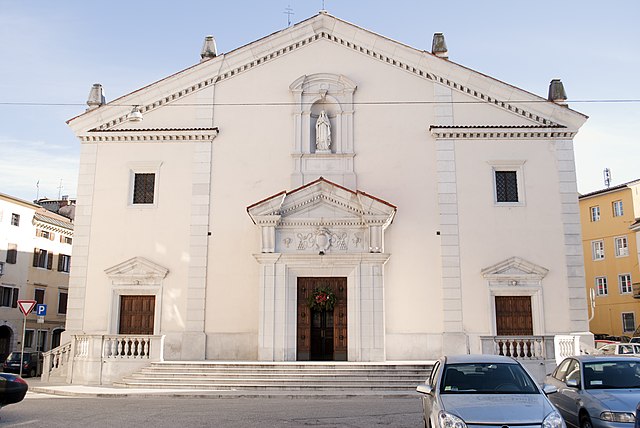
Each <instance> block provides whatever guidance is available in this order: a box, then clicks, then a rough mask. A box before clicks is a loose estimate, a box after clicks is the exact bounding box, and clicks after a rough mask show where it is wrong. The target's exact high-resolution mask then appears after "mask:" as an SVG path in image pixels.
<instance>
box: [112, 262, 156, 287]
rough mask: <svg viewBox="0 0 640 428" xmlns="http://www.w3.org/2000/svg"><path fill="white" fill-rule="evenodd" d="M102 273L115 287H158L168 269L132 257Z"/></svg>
mask: <svg viewBox="0 0 640 428" xmlns="http://www.w3.org/2000/svg"><path fill="white" fill-rule="evenodd" d="M104 272H105V273H106V274H107V276H108V277H109V278H111V280H112V281H113V283H114V284H117V285H153V284H155V285H159V284H160V281H161V280H162V279H163V278H164V277H166V276H167V274H168V273H169V269H167V268H165V267H163V266H160V265H159V264H157V263H154V262H152V261H151V260H148V259H145V258H144V257H134V258H132V259H129V260H126V261H124V262H122V263H118V264H117V265H115V266H112V267H110V268H108V269H105V271H104Z"/></svg>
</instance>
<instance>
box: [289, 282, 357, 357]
mask: <svg viewBox="0 0 640 428" xmlns="http://www.w3.org/2000/svg"><path fill="white" fill-rule="evenodd" d="M319 289H329V290H331V292H332V293H333V294H334V295H335V297H336V302H335V305H334V307H333V309H332V310H314V309H311V308H310V307H309V303H308V302H309V297H310V296H313V295H314V293H315V292H316V290H319ZM297 291H298V298H297V359H298V361H347V278H343V277H331V278H315V277H299V278H298V290H297Z"/></svg>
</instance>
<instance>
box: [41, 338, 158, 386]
mask: <svg viewBox="0 0 640 428" xmlns="http://www.w3.org/2000/svg"><path fill="white" fill-rule="evenodd" d="M163 347H164V336H152V335H74V336H72V337H71V342H70V343H66V344H64V345H62V346H59V347H57V348H55V349H53V350H51V351H49V352H47V353H46V354H45V361H44V368H43V373H42V376H43V380H49V378H50V377H51V376H58V377H62V378H63V379H64V380H65V381H66V382H67V383H71V374H72V373H75V376H74V378H73V383H80V384H86V385H103V384H111V383H113V382H115V381H117V380H120V379H121V378H122V377H123V376H126V375H128V374H130V373H132V372H134V371H136V370H139V369H140V368H142V367H144V366H147V365H148V364H149V363H151V362H152V361H162V360H163V352H162V350H163ZM79 373H82V374H83V375H81V376H79V375H78V374H79Z"/></svg>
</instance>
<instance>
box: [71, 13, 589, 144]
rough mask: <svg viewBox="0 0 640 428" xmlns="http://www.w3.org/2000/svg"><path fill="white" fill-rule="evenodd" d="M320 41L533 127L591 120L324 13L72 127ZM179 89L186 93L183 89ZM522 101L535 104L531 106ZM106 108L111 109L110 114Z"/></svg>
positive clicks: (146, 107) (98, 123) (166, 98)
mask: <svg viewBox="0 0 640 428" xmlns="http://www.w3.org/2000/svg"><path fill="white" fill-rule="evenodd" d="M318 40H326V41H329V42H333V43H335V44H337V45H340V46H342V47H344V48H346V49H350V50H353V51H355V52H359V53H360V54H364V55H368V56H370V57H371V58H373V59H375V60H378V61H381V62H383V63H386V64H388V65H389V66H393V67H397V68H399V69H402V70H404V71H405V72H409V73H413V74H414V75H416V76H417V77H419V78H423V79H427V80H430V81H433V82H436V83H438V84H441V85H444V86H447V87H449V88H450V89H452V90H454V91H457V92H460V93H463V94H465V95H466V96H468V97H471V98H475V99H477V100H478V101H479V102H484V103H487V104H491V105H494V106H496V107H498V108H501V109H504V110H505V111H509V112H511V113H513V114H515V115H518V116H520V117H522V118H523V119H525V120H528V121H530V122H532V125H533V126H535V125H542V126H547V127H551V126H558V125H564V126H570V127H572V128H575V129H576V130H577V128H578V127H579V126H580V125H581V124H582V122H583V121H584V120H585V119H586V116H585V115H583V114H581V113H578V112H575V111H573V110H571V109H569V108H568V107H566V106H560V105H557V104H555V103H553V102H550V101H547V100H546V99H545V98H542V97H540V96H538V95H534V94H532V93H530V92H527V91H524V90H522V89H519V88H516V87H514V86H512V85H509V84H507V83H504V82H502V81H499V80H497V79H495V78H492V77H489V76H486V75H484V74H482V73H479V72H477V71H474V70H471V69H469V68H467V67H464V66H462V65H459V64H457V63H455V62H453V61H449V60H447V59H443V58H440V57H437V56H435V55H433V54H431V53H429V52H426V51H424V50H418V49H415V48H412V47H409V46H407V45H405V44H403V43H400V42H397V41H395V40H392V39H389V38H387V37H384V36H381V35H379V34H376V33H373V32H371V31H369V30H366V29H363V28H361V27H359V26H357V25H354V24H351V23H349V22H347V21H344V20H341V19H339V18H336V17H334V16H332V15H329V14H328V13H326V12H320V13H319V14H317V15H315V16H313V17H311V18H308V19H306V20H304V21H302V22H299V23H297V24H295V25H293V26H291V27H287V28H285V29H283V30H280V31H277V32H274V33H272V34H270V35H268V36H265V37H263V38H261V39H258V40H256V41H254V42H251V43H249V44H247V45H244V46H242V47H239V48H237V49H234V50H232V51H230V52H229V53H226V54H220V55H218V56H217V57H214V58H210V59H208V60H206V61H202V62H200V63H198V64H195V65H193V66H191V67H189V68H187V69H185V70H182V71H179V72H177V73H175V74H173V75H171V76H168V77H166V78H164V79H162V80H159V81H157V82H155V83H152V84H150V85H147V86H145V87H143V88H141V89H138V90H136V91H134V92H132V93H130V94H127V95H124V96H122V97H119V98H117V99H115V100H114V101H112V102H110V103H107V104H105V105H103V106H101V107H99V108H96V109H93V110H89V111H86V112H85V113H82V114H80V115H78V116H76V117H74V118H72V119H70V120H69V121H67V123H69V124H70V125H71V126H72V128H74V131H76V133H77V132H86V131H87V130H89V129H93V128H96V127H98V129H99V130H107V129H110V128H112V127H114V126H117V125H119V124H121V123H123V122H124V121H126V119H127V115H128V114H129V112H130V109H131V106H132V105H137V106H140V111H141V112H143V113H145V112H149V111H152V110H154V109H157V108H160V107H162V106H163V105H165V104H169V103H172V102H174V101H177V100H179V99H181V98H183V97H185V96H188V95H190V94H192V93H194V92H197V91H200V90H202V89H205V88H207V87H209V85H211V84H215V83H218V82H221V81H224V80H225V79H230V78H234V77H235V76H237V75H239V74H242V73H245V72H247V71H250V70H251V69H252V68H254V67H257V66H260V65H261V64H263V63H266V62H269V61H273V60H277V59H278V58H279V57H281V56H283V55H286V54H288V53H289V52H292V51H294V50H297V49H301V48H304V47H305V46H307V45H309V44H311V43H315V42H316V41H318ZM471 75H475V76H476V77H481V78H482V79H487V80H488V81H489V82H488V84H487V85H485V86H486V88H485V89H486V90H484V91H483V90H481V89H479V88H478V87H473V86H472V85H471V84H470V83H468V82H469V81H470V80H473V79H469V77H470V76H471ZM177 83H179V85H180V89H177V88H178V85H177ZM164 85H167V86H171V85H175V88H172V89H171V91H174V89H175V92H174V93H169V92H168V91H167V90H159V87H163V88H164ZM156 88H158V89H157V90H156ZM489 88H490V89H489ZM164 89H166V88H164ZM514 94H515V95H517V96H516V97H515V99H516V101H518V102H515V103H514V102H511V101H509V100H513V99H514V97H513V95H514ZM522 101H525V102H530V104H529V105H525V104H523V103H522ZM106 107H109V108H108V109H106V110H105V108H106ZM80 119H81V120H80ZM558 121H559V122H558ZM91 122H93V123H91Z"/></svg>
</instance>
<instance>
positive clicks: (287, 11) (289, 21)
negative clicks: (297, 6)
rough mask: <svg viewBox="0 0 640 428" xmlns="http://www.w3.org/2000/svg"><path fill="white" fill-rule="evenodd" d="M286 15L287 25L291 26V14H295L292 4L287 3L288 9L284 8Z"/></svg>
mask: <svg viewBox="0 0 640 428" xmlns="http://www.w3.org/2000/svg"><path fill="white" fill-rule="evenodd" d="M282 13H284V14H285V15H287V27H290V26H291V15H295V13H293V9H291V5H290V4H289V5H287V7H286V9H285V10H284V12H282Z"/></svg>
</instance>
